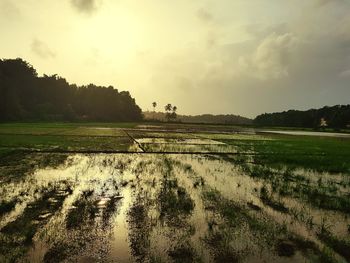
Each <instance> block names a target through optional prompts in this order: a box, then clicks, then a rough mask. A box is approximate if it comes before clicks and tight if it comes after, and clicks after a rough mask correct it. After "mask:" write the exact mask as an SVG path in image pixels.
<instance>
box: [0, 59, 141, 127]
mask: <svg viewBox="0 0 350 263" xmlns="http://www.w3.org/2000/svg"><path fill="white" fill-rule="evenodd" d="M140 119H142V112H141V109H140V108H139V106H138V105H137V104H136V102H135V99H133V98H132V97H131V96H130V93H129V92H127V91H121V92H119V91H118V90H117V89H114V88H113V87H112V86H109V87H102V86H96V85H94V84H90V85H87V86H79V87H78V86H77V85H75V84H69V83H68V82H67V81H66V80H65V79H64V78H62V77H59V76H57V75H52V76H47V75H44V76H43V77H38V74H37V72H36V70H35V69H34V68H33V67H32V66H31V65H30V64H29V63H27V62H26V61H24V60H22V59H20V58H17V59H4V60H0V121H20V120H24V121H25V120H55V121H75V120H86V121H137V120H140Z"/></svg>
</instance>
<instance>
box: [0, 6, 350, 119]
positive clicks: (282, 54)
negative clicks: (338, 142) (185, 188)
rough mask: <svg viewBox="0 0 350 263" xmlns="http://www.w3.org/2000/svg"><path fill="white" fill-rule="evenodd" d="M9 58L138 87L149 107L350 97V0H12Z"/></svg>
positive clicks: (215, 109)
mask: <svg viewBox="0 0 350 263" xmlns="http://www.w3.org/2000/svg"><path fill="white" fill-rule="evenodd" d="M0 35H1V39H0V58H3V59H8V58H17V57H21V58H23V59H25V60H26V61H28V62H29V63H30V64H31V65H33V66H34V68H36V69H37V71H38V73H39V74H40V75H42V74H44V73H45V74H48V75H50V74H58V75H59V76H62V77H64V78H66V79H67V81H68V82H69V83H76V84H78V85H86V84H89V83H94V84H97V85H103V86H109V85H112V86H113V87H114V88H117V89H118V90H128V91H129V92H130V93H131V95H132V96H133V97H134V98H135V99H136V103H137V104H138V105H139V106H140V107H141V108H142V109H143V110H152V105H151V104H152V102H153V101H156V102H157V103H158V106H157V110H164V105H165V104H167V103H171V104H173V105H176V106H177V108H178V113H180V114H192V115H193V114H204V113H212V114H238V115H241V116H246V117H255V116H256V115H258V114H261V113H265V112H276V111H283V110H288V109H299V110H304V109H309V108H318V107H322V106H324V105H336V104H349V103H350V85H349V84H350V0H283V1H281V0H176V1H174V0H147V1H140V0H60V1H53V0H16V1H14V0H0Z"/></svg>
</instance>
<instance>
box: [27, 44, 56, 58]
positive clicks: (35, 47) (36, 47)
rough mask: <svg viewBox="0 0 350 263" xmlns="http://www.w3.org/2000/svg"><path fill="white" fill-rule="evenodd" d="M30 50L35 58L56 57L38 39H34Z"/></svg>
mask: <svg viewBox="0 0 350 263" xmlns="http://www.w3.org/2000/svg"><path fill="white" fill-rule="evenodd" d="M31 50H32V52H34V53H35V54H36V55H37V56H39V57H41V58H44V59H46V58H54V57H55V56H56V54H55V52H53V51H52V50H51V49H50V48H49V47H48V46H47V45H46V44H45V43H44V42H42V41H41V40H39V39H34V40H33V41H32V44H31Z"/></svg>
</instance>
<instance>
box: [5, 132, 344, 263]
mask: <svg viewBox="0 0 350 263" xmlns="http://www.w3.org/2000/svg"><path fill="white" fill-rule="evenodd" d="M45 129H46V128H43V129H42V130H41V131H40V134H42V136H44V134H46V133H45V132H44V130H45ZM55 129H56V128H55ZM64 129H65V130H64V131H62V130H59V131H57V130H53V134H54V133H56V132H59V133H62V134H63V133H64V134H65V135H62V136H61V137H62V138H66V140H68V139H70V138H73V137H74V138H77V139H79V138H80V137H83V140H84V141H85V140H86V138H95V137H98V140H103V141H104V140H105V139H108V140H111V141H112V142H113V143H115V142H119V141H120V140H121V139H122V141H123V142H124V141H125V140H127V139H129V143H128V144H124V146H123V147H122V148H120V149H119V148H118V147H114V148H112V149H113V150H110V151H106V152H104V150H103V149H101V151H99V152H98V153H96V152H92V153H90V152H89V151H88V150H89V149H90V148H89V147H91V144H90V146H85V148H83V147H82V146H83V145H82V144H81V142H80V141H79V143H78V144H75V147H78V146H79V147H82V148H79V147H78V148H70V147H71V146H70V145H71V143H72V142H71V141H69V140H68V141H67V142H65V144H57V145H58V146H57V145H56V147H55V143H56V142H57V140H58V138H56V139H55V140H52V141H50V143H49V144H45V143H42V144H37V142H38V141H37V140H35V141H34V143H32V142H31V140H27V145H30V147H27V148H26V147H25V146H21V147H19V146H18V147H17V146H16V143H15V142H16V140H15V139H13V143H12V146H11V147H10V146H8V147H3V149H6V151H5V150H3V153H2V154H3V155H2V158H1V161H0V182H1V184H0V200H1V201H0V244H1V246H0V262H310V261H311V262H347V261H350V170H349V162H348V161H349V155H347V153H348V150H349V142H350V141H348V140H347V139H344V138H338V139H335V138H321V137H320V138H313V139H310V138H308V137H302V138H299V137H298V139H296V138H294V137H291V136H286V135H283V136H281V135H273V134H272V135H267V134H259V133H255V132H253V131H251V130H243V131H237V130H227V128H225V130H223V129H218V128H217V127H205V129H198V127H197V128H196V127H195V128H193V127H190V128H189V127H181V129H180V128H179V127H177V128H176V129H169V127H149V126H142V127H136V128H134V129H132V128H130V127H128V128H125V129H119V128H115V127H112V128H111V127H109V128H108V127H107V128H103V129H101V128H100V127H99V128H98V129H95V128H91V127H87V128H85V129H84V128H82V127H78V128H76V127H74V128H73V129H72V130H70V129H66V128H64ZM188 129H191V132H189V131H188ZM33 132H36V131H35V129H34V130H33V129H31V130H30V131H28V133H26V132H25V130H23V129H22V130H21V133H20V135H11V134H7V133H5V132H4V135H3V136H27V135H29V136H33V137H35V136H37V135H33ZM51 136H55V135H51ZM37 137H39V138H40V136H37ZM1 138H4V137H1V135H0V139H1ZM35 138H36V137H35ZM114 139H115V141H114ZM10 141H11V140H10ZM75 142H76V141H75ZM104 142H106V141H104ZM1 143H2V141H1V140H0V149H1V146H3V145H4V144H5V143H6V142H5V140H4V141H3V144H1ZM31 143H32V144H31ZM62 145H64V147H65V148H60V147H62ZM98 145H99V144H98ZM126 145H128V146H126ZM16 147H17V148H16ZM336 148H337V150H336ZM118 149H119V152H118ZM303 154H304V155H303Z"/></svg>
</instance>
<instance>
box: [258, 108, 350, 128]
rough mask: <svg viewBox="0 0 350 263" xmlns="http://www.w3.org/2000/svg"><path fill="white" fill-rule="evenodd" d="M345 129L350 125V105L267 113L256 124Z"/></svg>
mask: <svg viewBox="0 0 350 263" xmlns="http://www.w3.org/2000/svg"><path fill="white" fill-rule="evenodd" d="M322 123H325V124H326V126H328V127H331V128H336V129H339V128H345V127H347V126H348V125H350V105H336V106H332V107H328V106H326V107H323V108H321V109H310V110H307V111H298V110H289V111H284V112H276V113H265V114H261V115H259V116H257V117H256V118H255V120H254V124H256V125H259V126H286V127H305V128H318V127H320V126H323V125H322Z"/></svg>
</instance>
